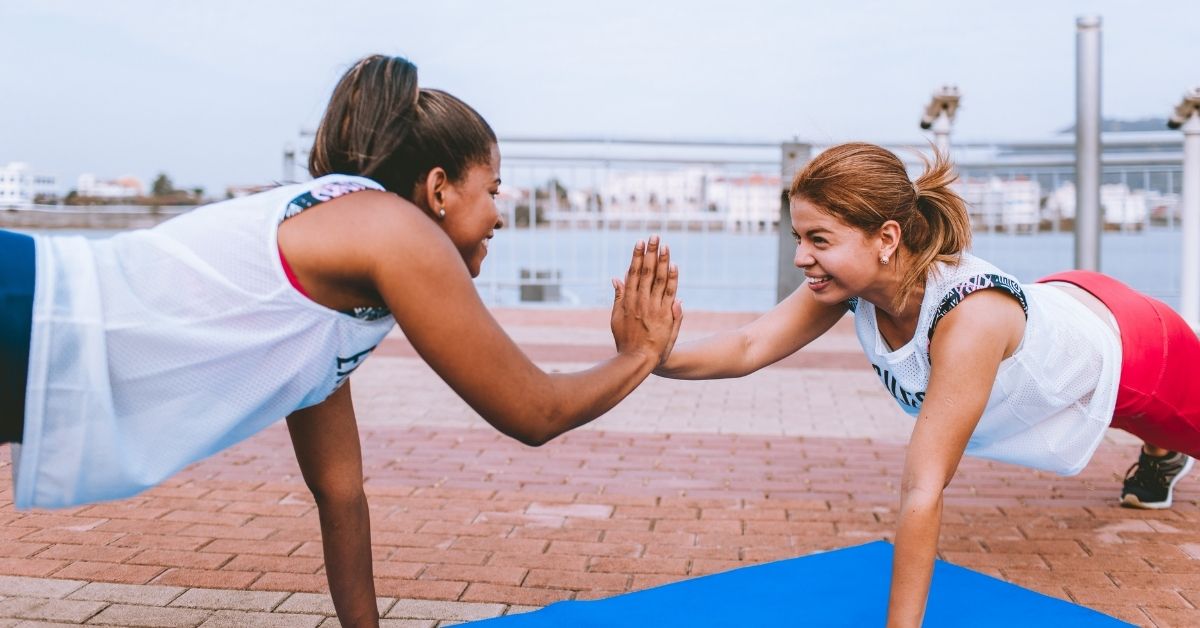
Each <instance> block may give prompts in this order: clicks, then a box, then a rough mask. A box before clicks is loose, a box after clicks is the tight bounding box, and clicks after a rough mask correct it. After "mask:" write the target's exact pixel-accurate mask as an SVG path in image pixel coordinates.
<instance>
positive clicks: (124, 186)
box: [75, 173, 146, 199]
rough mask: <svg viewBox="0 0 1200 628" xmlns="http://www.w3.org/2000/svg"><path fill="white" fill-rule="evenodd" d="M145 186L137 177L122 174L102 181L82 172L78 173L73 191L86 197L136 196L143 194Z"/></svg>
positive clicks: (118, 197) (115, 197) (112, 197)
mask: <svg viewBox="0 0 1200 628" xmlns="http://www.w3.org/2000/svg"><path fill="white" fill-rule="evenodd" d="M145 189H146V188H145V186H144V185H142V181H141V180H140V179H138V178H137V177H132V176H124V177H118V178H116V179H113V180H109V181H102V180H100V179H97V178H96V175H94V174H91V173H84V174H81V175H79V180H78V182H77V183H76V185H75V192H76V193H77V194H79V195H80V196H84V197H88V198H109V199H121V198H136V197H138V196H142V195H143V191H144V190H145Z"/></svg>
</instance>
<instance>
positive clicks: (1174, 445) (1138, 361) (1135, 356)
mask: <svg viewBox="0 0 1200 628" xmlns="http://www.w3.org/2000/svg"><path fill="white" fill-rule="evenodd" d="M1051 281H1061V282H1064V283H1069V284H1072V285H1075V286H1078V287H1080V288H1082V289H1083V290H1086V291H1087V292H1089V293H1090V294H1092V295H1093V296H1095V297H1096V298H1097V299H1099V300H1100V301H1101V302H1102V303H1104V305H1105V306H1107V307H1108V309H1109V311H1111V312H1112V314H1113V317H1114V318H1116V319H1117V327H1118V328H1120V330H1121V386H1120V388H1119V389H1118V391H1117V407H1116V409H1114V410H1113V420H1112V426H1113V427H1117V428H1121V429H1123V430H1125V431H1126V432H1129V433H1130V434H1134V435H1135V436H1138V437H1139V438H1141V439H1142V440H1144V441H1146V442H1147V443H1149V444H1151V445H1154V446H1156V447H1162V448H1164V449H1170V450H1171V451H1182V452H1184V453H1186V454H1188V455H1189V456H1192V457H1200V377H1197V376H1198V375H1200V339H1197V338H1196V334H1195V332H1193V331H1192V329H1191V327H1189V326H1188V324H1187V323H1186V322H1184V320H1183V319H1182V318H1180V316H1179V315H1178V314H1176V313H1175V311H1174V310H1172V309H1171V308H1170V307H1168V306H1167V305H1166V304H1165V303H1163V302H1161V301H1158V300H1157V299H1152V298H1150V297H1148V296H1146V295H1144V294H1142V293H1140V292H1137V291H1136V290H1134V289H1133V288H1130V287H1129V286H1127V285H1125V284H1123V283H1121V282H1120V281H1117V280H1116V279H1113V278H1112V277H1109V276H1107V275H1103V274H1100V273H1094V272H1090V271H1085V270H1070V271H1066V272H1062V273H1056V274H1053V275H1050V276H1049V277H1043V278H1042V279H1039V280H1038V283H1046V282H1051Z"/></svg>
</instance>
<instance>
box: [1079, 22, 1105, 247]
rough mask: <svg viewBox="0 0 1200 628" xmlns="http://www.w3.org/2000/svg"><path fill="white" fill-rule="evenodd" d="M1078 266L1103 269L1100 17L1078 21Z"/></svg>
mask: <svg viewBox="0 0 1200 628" xmlns="http://www.w3.org/2000/svg"><path fill="white" fill-rule="evenodd" d="M1075 25H1076V35H1075V44H1076V48H1075V268H1078V269H1080V270H1093V271H1098V270H1100V232H1101V230H1102V227H1103V220H1104V217H1103V216H1102V215H1101V214H1100V120H1101V118H1100V17H1099V16H1085V17H1081V18H1079V19H1078V20H1076V21H1075Z"/></svg>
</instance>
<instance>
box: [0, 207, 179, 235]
mask: <svg viewBox="0 0 1200 628" xmlns="http://www.w3.org/2000/svg"><path fill="white" fill-rule="evenodd" d="M191 209H192V207H162V208H159V209H158V210H157V211H156V210H152V209H151V208H150V207H138V208H128V209H126V208H111V207H110V208H99V207H80V208H78V209H76V208H73V207H72V208H64V209H58V208H56V209H19V210H18V209H0V228H3V229H110V230H119V229H144V228H148V227H153V226H155V225H157V224H159V223H161V222H163V221H165V220H169V219H171V218H174V217H175V216H178V215H179V214H182V213H184V212H187V211H189V210H191Z"/></svg>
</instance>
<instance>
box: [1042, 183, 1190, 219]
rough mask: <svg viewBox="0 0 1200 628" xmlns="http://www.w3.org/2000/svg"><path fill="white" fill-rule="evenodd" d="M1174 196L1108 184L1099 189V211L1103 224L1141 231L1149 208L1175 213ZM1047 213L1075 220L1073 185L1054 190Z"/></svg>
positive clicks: (1175, 202) (1063, 185)
mask: <svg viewBox="0 0 1200 628" xmlns="http://www.w3.org/2000/svg"><path fill="white" fill-rule="evenodd" d="M1175 197H1177V195H1173V194H1172V195H1164V194H1160V193H1158V192H1150V194H1149V195H1148V194H1147V192H1146V190H1131V189H1129V186H1128V185H1125V184H1124V183H1108V184H1105V185H1101V186H1100V207H1101V212H1102V214H1103V216H1104V222H1105V223H1107V224H1110V225H1115V226H1118V227H1122V228H1128V227H1135V228H1140V227H1141V226H1142V225H1144V224H1145V223H1146V221H1148V220H1149V218H1150V208H1151V206H1152V205H1153V206H1154V207H1159V206H1167V207H1164V211H1171V210H1174V208H1175V205H1176V204H1177V203H1178V200H1177V198H1175ZM1046 212H1047V213H1048V214H1050V215H1052V216H1056V217H1058V218H1074V217H1075V184H1074V183H1073V182H1071V181H1067V182H1065V183H1063V184H1062V185H1060V186H1059V187H1058V189H1057V190H1054V192H1052V193H1051V194H1050V196H1049V197H1048V198H1047V199H1046Z"/></svg>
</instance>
